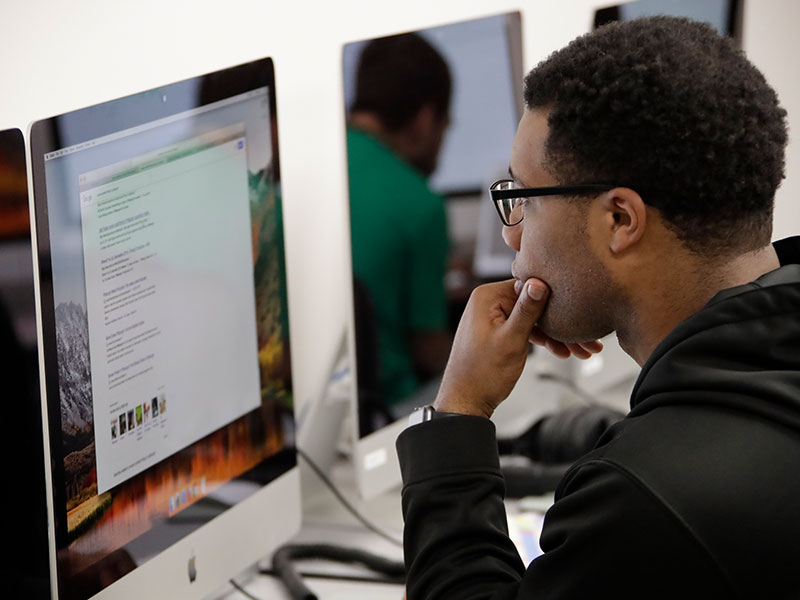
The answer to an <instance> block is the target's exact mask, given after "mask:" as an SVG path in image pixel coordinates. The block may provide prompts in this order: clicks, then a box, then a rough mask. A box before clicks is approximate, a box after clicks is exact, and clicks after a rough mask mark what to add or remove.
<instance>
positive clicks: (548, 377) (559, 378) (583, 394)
mask: <svg viewBox="0 0 800 600" xmlns="http://www.w3.org/2000/svg"><path fill="white" fill-rule="evenodd" d="M537 377H538V378H539V379H541V380H543V381H554V382H556V383H560V384H561V385H563V386H565V387H567V388H569V389H570V390H571V391H572V392H573V393H574V394H575V395H576V396H578V398H580V399H581V400H583V401H584V402H585V403H586V404H588V405H589V406H601V404H600V403H599V402H598V401H597V398H595V397H594V396H592V395H591V394H590V393H589V392H587V391H586V390H583V389H581V388H579V387H578V385H577V384H576V383H575V382H574V381H572V380H571V379H570V378H569V377H564V376H563V375H556V374H555V373H539V374H538V375H537Z"/></svg>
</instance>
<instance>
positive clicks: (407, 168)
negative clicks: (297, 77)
mask: <svg viewBox="0 0 800 600" xmlns="http://www.w3.org/2000/svg"><path fill="white" fill-rule="evenodd" d="M451 92H452V81H451V77H450V69H449V67H448V66H447V62H446V61H445V59H444V58H443V57H442V56H441V54H440V53H439V52H438V51H437V50H436V49H435V48H434V47H433V46H432V45H431V44H430V43H428V42H427V41H426V40H425V39H424V38H423V37H422V36H420V35H417V34H414V33H407V34H402V35H395V36H389V37H385V38H379V39H376V40H372V41H370V42H369V43H368V44H367V45H366V46H365V47H364V49H363V51H362V53H361V56H360V59H359V64H358V71H357V75H356V89H355V99H354V100H353V104H352V106H351V107H350V112H349V115H348V129H347V157H348V174H349V184H350V229H351V239H352V248H353V271H354V274H355V277H356V278H357V282H358V283H359V284H361V285H362V286H363V289H364V290H365V291H366V293H367V294H368V297H369V300H370V303H371V305H372V306H373V307H374V317H373V319H372V320H373V321H374V323H372V325H374V326H375V328H376V329H377V338H378V340H377V341H378V343H377V345H378V348H377V355H378V357H377V358H378V369H377V370H378V382H377V383H378V387H379V389H378V395H379V403H380V404H384V405H386V406H392V405H395V404H397V403H399V402H402V401H403V400H406V399H407V398H408V397H409V396H410V395H411V394H413V393H414V392H415V391H416V390H417V389H418V387H419V385H420V383H422V382H424V381H425V380H427V379H429V378H431V377H433V376H440V375H441V373H442V371H443V370H444V366H445V364H446V362H447V354H448V352H449V349H450V342H451V335H450V334H449V333H448V332H447V298H446V293H445V281H444V279H445V273H446V270H447V260H448V254H449V240H448V236H447V219H446V213H445V203H444V198H442V197H441V196H440V195H438V194H436V193H434V192H433V191H431V189H430V188H429V187H428V177H429V176H430V175H431V174H432V173H433V172H434V170H435V169H436V165H437V161H438V158H439V151H440V149H441V145H442V141H443V137H444V133H445V130H446V129H447V126H448V124H449V113H450V96H451ZM356 306H357V307H359V306H360V305H359V304H357V305H356ZM364 318H365V315H364V314H363V313H362V312H357V313H356V327H357V330H358V329H359V327H361V326H367V325H370V323H364V322H363V320H364ZM361 375H362V373H361V372H359V377H361ZM363 424H364V423H363V419H362V426H363ZM365 433H366V432H365Z"/></svg>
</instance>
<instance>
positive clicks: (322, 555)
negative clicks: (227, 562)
mask: <svg viewBox="0 0 800 600" xmlns="http://www.w3.org/2000/svg"><path fill="white" fill-rule="evenodd" d="M303 559H322V560H331V561H336V562H342V563H358V564H362V565H364V566H365V567H367V568H369V569H372V570H373V571H375V572H377V573H380V574H382V575H385V578H384V579H378V578H366V577H357V578H356V577H347V576H342V575H338V576H332V577H330V578H332V579H346V580H358V581H369V582H371V583H394V584H403V583H405V565H404V564H403V563H402V562H399V561H393V560H389V559H387V558H384V557H382V556H377V555H375V554H372V553H370V552H365V551H364V550H358V549H356V548H345V547H342V546H332V545H329V544H287V545H285V546H282V547H281V548H278V550H277V551H276V552H275V554H273V555H272V569H260V570H259V572H260V573H262V574H268V575H276V576H277V577H278V578H279V579H280V580H281V581H282V582H283V584H284V586H286V590H287V591H288V592H289V596H290V597H291V598H292V600H318V596H317V595H316V594H315V593H314V592H312V591H311V590H310V589H309V588H308V587H307V586H306V584H305V583H304V582H303V578H302V575H301V574H299V573H298V572H297V569H295V567H294V564H293V561H295V560H303ZM303 575H305V574H303ZM306 576H307V575H306ZM321 576H324V575H321Z"/></svg>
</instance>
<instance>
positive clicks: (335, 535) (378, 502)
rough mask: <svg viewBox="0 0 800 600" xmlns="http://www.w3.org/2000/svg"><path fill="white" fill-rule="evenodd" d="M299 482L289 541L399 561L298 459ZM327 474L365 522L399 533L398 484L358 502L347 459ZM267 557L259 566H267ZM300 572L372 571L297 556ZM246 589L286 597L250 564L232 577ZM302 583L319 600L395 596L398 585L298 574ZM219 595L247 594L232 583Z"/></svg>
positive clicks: (225, 599)
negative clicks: (296, 518) (297, 526)
mask: <svg viewBox="0 0 800 600" xmlns="http://www.w3.org/2000/svg"><path fill="white" fill-rule="evenodd" d="M300 465H301V475H302V483H303V526H302V529H301V530H300V533H299V534H298V535H297V536H295V538H294V539H293V540H292V542H293V543H298V544H308V543H322V544H336V545H341V546H347V547H351V548H358V549H361V550H366V551H368V552H372V553H374V554H377V555H379V556H383V557H385V558H388V559H391V560H397V561H402V560H403V550H402V548H401V547H400V546H398V545H395V544H392V543H391V542H389V541H388V540H386V539H384V538H382V537H380V536H379V535H378V534H376V533H374V532H372V531H369V530H368V529H367V528H366V527H364V526H363V525H362V524H361V523H359V522H358V521H357V520H356V519H355V518H354V517H353V516H352V515H351V514H350V513H348V512H347V511H346V509H345V508H344V507H343V506H342V505H341V504H340V503H339V501H338V500H337V499H336V498H335V497H334V496H333V494H332V493H331V492H330V490H328V489H327V488H326V487H324V485H323V484H322V483H321V482H320V481H319V480H318V479H317V478H316V476H315V475H314V474H313V473H311V472H310V471H307V470H306V467H305V464H304V463H303V462H302V461H301V463H300ZM332 479H333V480H334V482H335V483H336V485H337V487H338V488H339V489H340V491H341V492H342V494H343V495H344V496H345V497H346V498H347V499H348V500H349V501H350V502H351V503H352V504H353V505H354V506H355V507H356V508H357V509H358V510H359V511H360V512H361V513H362V514H363V515H364V516H365V517H366V518H368V519H369V520H370V521H372V522H373V523H374V524H376V525H378V526H379V527H381V528H382V529H384V530H386V531H387V532H388V533H390V534H391V535H393V536H394V537H396V538H398V539H400V538H402V531H403V516H402V511H401V507H400V489H399V488H395V489H392V490H390V491H388V492H386V493H384V494H382V495H380V496H378V497H377V498H374V499H372V500H369V501H364V500H362V499H361V498H359V497H358V494H357V492H356V486H355V475H354V473H353V469H352V466H351V464H350V463H349V462H346V461H342V462H340V463H337V464H336V465H335V466H334V468H333V473H332ZM268 562H269V561H266V563H262V566H268ZM296 566H297V567H298V570H299V571H300V572H313V573H320V574H331V575H351V576H363V577H377V576H376V575H375V574H374V573H373V572H372V571H369V570H368V569H366V568H362V567H359V566H356V565H343V564H337V563H332V562H328V561H298V562H297V563H296ZM235 580H236V582H237V583H238V584H239V585H241V586H242V587H244V588H245V589H246V590H247V591H248V593H250V594H252V595H253V596H255V597H257V598H259V599H261V600H267V599H270V600H271V599H275V600H283V599H287V598H289V595H288V593H287V592H286V590H285V589H284V588H283V586H282V584H281V582H280V581H279V580H278V579H277V578H275V577H272V576H269V575H259V574H258V573H257V571H256V569H255V568H253V569H250V570H248V571H246V572H245V573H242V574H241V575H240V576H239V577H236V578H235ZM304 581H305V583H306V585H307V586H308V587H309V588H310V589H311V590H312V591H314V592H315V593H317V594H318V595H319V597H320V598H321V599H322V600H329V599H330V600H345V599H347V600H362V599H363V600H401V599H402V598H403V594H404V591H405V590H404V586H402V585H391V584H378V583H368V582H362V581H342V580H337V579H333V578H331V579H324V578H318V577H307V578H304ZM217 597H218V598H219V600H245V599H246V598H247V596H245V595H244V594H242V593H241V592H239V591H237V590H234V589H233V588H232V586H230V587H228V589H227V591H223V595H222V596H217Z"/></svg>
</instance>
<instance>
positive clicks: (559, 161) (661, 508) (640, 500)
mask: <svg viewBox="0 0 800 600" xmlns="http://www.w3.org/2000/svg"><path fill="white" fill-rule="evenodd" d="M525 100H526V106H527V109H526V112H525V115H524V117H523V118H522V121H521V122H520V124H519V129H518V131H517V136H516V139H515V141H514V146H513V148H512V150H511V168H510V177H511V178H510V180H507V181H505V182H498V183H497V184H495V186H493V192H492V195H493V198H494V199H495V200H496V202H497V204H498V209H499V211H500V213H501V218H502V219H503V221H504V225H505V227H504V237H505V240H506V242H507V243H508V244H509V245H510V246H511V247H512V248H514V249H515V250H516V251H517V257H516V259H515V261H514V267H513V274H514V277H515V280H512V281H508V282H504V283H499V284H494V285H489V286H484V287H481V288H478V289H477V290H476V291H475V293H474V294H473V296H472V298H471V300H470V303H469V305H468V307H467V310H466V312H465V314H464V317H463V318H462V321H461V324H460V326H459V330H458V333H457V334H456V339H455V342H454V346H453V350H452V353H451V355H450V359H449V362H448V366H447V369H446V371H445V376H444V380H443V383H442V386H441V389H440V391H439V395H438V397H437V400H436V403H435V411H436V412H432V411H430V410H429V411H426V413H425V414H426V416H427V417H429V418H428V420H427V422H422V423H420V424H418V425H413V426H411V427H409V428H408V429H407V430H406V431H405V432H404V433H403V434H402V435H401V436H400V438H399V439H398V452H399V455H400V459H401V465H402V470H403V478H404V483H405V486H404V490H403V511H404V516H405V520H406V533H405V552H406V562H407V566H408V598H409V600H417V599H420V598H426V599H433V598H439V599H442V598H458V599H465V598H471V599H477V598H498V599H499V598H504V599H510V598H533V599H545V598H548V599H549V598H558V599H560V600H564V599H581V600H583V599H586V598H592V597H594V598H612V597H613V598H648V599H651V598H731V597H736V598H788V597H794V595H796V594H797V590H798V589H800V570H798V569H797V568H796V567H795V565H794V564H793V563H794V557H796V556H798V555H800V517H798V516H797V506H799V505H800V482H799V481H798V478H797V477H796V473H797V469H798V465H800V264H798V263H800V238H792V239H789V240H783V241H782V242H779V243H776V244H775V245H771V244H770V238H771V230H772V207H773V198H774V193H775V190H776V188H777V187H778V185H779V183H780V181H781V179H782V178H783V167H784V148H785V144H786V137H787V136H786V123H785V112H784V111H783V109H782V108H780V106H779V105H778V100H777V97H776V95H775V93H774V91H773V90H772V89H771V88H770V87H769V86H768V85H767V83H766V81H765V80H764V78H763V76H762V75H761V74H760V73H759V71H758V70H757V69H755V67H753V66H752V65H751V64H750V63H749V62H748V61H747V60H746V58H745V57H744V56H743V55H742V54H741V53H740V52H739V51H737V50H736V49H735V48H734V47H733V45H732V43H731V42H730V41H729V40H727V39H723V38H721V37H719V36H718V35H717V34H716V33H715V32H714V31H713V30H712V29H711V28H710V27H708V26H706V25H702V24H699V23H694V22H691V21H688V20H685V19H675V18H666V17H657V18H649V19H642V20H639V21H632V22H628V23H624V24H616V25H611V26H608V27H604V28H601V29H599V30H597V31H596V32H594V33H591V34H589V35H586V36H583V37H581V38H578V39H577V40H575V41H573V42H572V43H571V44H569V45H568V46H567V47H566V48H564V49H562V50H560V51H558V52H556V53H554V54H553V55H552V56H550V57H549V58H548V59H547V60H545V61H544V62H543V63H541V64H540V65H539V66H537V67H536V68H535V69H534V70H533V71H532V72H531V73H530V74H529V75H528V77H527V79H526V91H525ZM587 185H588V186H595V187H577V188H576V187H574V186H587ZM558 186H564V187H561V188H558ZM554 187H556V188H557V189H553V188H554ZM537 188H546V189H537ZM570 188H571V189H570ZM611 331H616V333H617V336H618V338H619V341H620V344H621V346H622V347H623V348H624V349H625V350H626V351H627V352H628V353H629V354H630V355H631V356H632V357H633V358H634V359H636V361H637V362H638V363H639V364H640V365H642V372H641V375H640V377H639V380H638V381H637V383H636V386H635V388H634V390H633V394H632V397H631V411H630V413H629V414H628V416H627V417H626V418H625V419H624V420H622V421H621V422H620V423H618V424H616V425H614V426H613V427H612V428H611V429H610V430H609V431H607V432H606V434H605V435H604V436H603V438H602V439H601V440H600V441H599V443H598V444H597V446H596V448H595V449H594V450H593V451H592V452H591V453H589V454H588V455H586V456H585V457H583V458H582V459H580V460H579V461H577V462H576V464H575V465H574V466H573V467H572V469H571V470H570V471H569V472H568V473H567V475H566V476H565V477H564V479H563V480H562V481H561V483H560V485H559V488H558V489H557V491H556V501H555V504H554V505H553V507H552V508H551V509H550V511H549V512H548V513H547V516H546V519H545V525H544V530H543V533H542V537H541V547H542V549H543V550H544V554H543V555H542V556H540V557H539V558H537V559H536V560H534V561H533V562H532V563H531V564H530V566H528V568H527V569H526V568H525V566H524V565H523V564H522V563H521V561H520V559H519V557H518V555H517V553H516V551H515V549H514V546H513V545H512V544H511V542H510V541H509V539H508V537H507V535H506V521H505V511H504V507H503V501H502V500H503V480H502V476H501V474H500V470H499V468H498V460H497V447H496V441H495V437H494V428H493V426H492V423H491V421H489V419H488V417H490V416H491V414H492V412H493V410H494V409H495V408H496V407H497V405H498V404H499V403H500V402H502V400H503V399H504V398H505V397H506V395H507V394H508V393H509V392H510V390H511V389H512V387H513V386H514V383H515V382H516V380H517V378H518V377H519V375H520V373H521V371H522V367H523V364H524V362H525V356H526V350H527V344H528V342H529V341H532V342H534V343H537V344H540V345H543V346H546V347H547V348H548V349H550V351H552V352H553V353H555V354H557V355H559V356H568V355H569V354H571V353H572V354H576V355H578V356H584V357H585V356H588V355H589V353H590V352H594V351H596V350H598V348H597V343H596V342H594V341H593V340H595V339H596V338H598V337H600V336H602V335H605V334H607V333H610V332H611ZM535 400H536V399H535V398H532V401H533V402H535Z"/></svg>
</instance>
